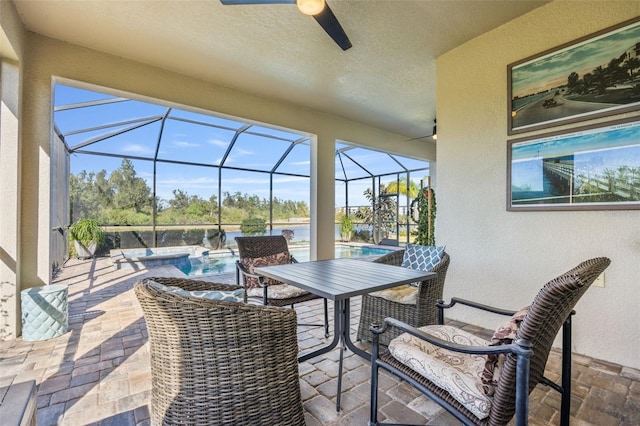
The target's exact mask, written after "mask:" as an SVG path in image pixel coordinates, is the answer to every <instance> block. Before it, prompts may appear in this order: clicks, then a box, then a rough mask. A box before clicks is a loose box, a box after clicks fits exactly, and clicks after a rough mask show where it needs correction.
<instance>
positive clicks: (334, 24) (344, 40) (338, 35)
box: [313, 2, 351, 50]
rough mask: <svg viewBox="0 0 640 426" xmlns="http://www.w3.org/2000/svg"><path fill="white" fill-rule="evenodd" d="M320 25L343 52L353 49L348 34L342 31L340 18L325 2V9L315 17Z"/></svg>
mask: <svg viewBox="0 0 640 426" xmlns="http://www.w3.org/2000/svg"><path fill="white" fill-rule="evenodd" d="M313 17H314V18H315V20H316V21H318V24H320V26H321V27H322V28H324V30H325V31H326V32H327V34H329V36H330V37H331V38H332V39H333V41H335V42H336V43H337V44H338V46H340V48H342V50H347V49H348V48H350V47H351V41H350V40H349V37H347V34H346V33H345V32H344V30H343V29H342V25H340V22H338V18H336V15H334V14H333V12H332V11H331V9H330V8H329V5H328V4H327V3H326V2H325V4H324V9H322V12H320V13H318V14H317V15H313Z"/></svg>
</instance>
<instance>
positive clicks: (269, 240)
mask: <svg viewBox="0 0 640 426" xmlns="http://www.w3.org/2000/svg"><path fill="white" fill-rule="evenodd" d="M235 240H236V243H237V244H238V257H239V258H240V259H239V260H237V261H236V285H241V284H244V285H245V286H246V285H247V281H248V280H250V279H254V280H260V278H261V277H260V276H259V275H257V274H254V273H252V271H250V270H249V269H248V268H247V267H246V265H245V264H243V263H245V262H249V263H251V262H253V261H254V260H255V259H264V258H267V257H269V256H274V255H278V254H280V253H286V254H287V258H288V259H287V262H289V263H297V260H296V259H295V258H294V257H293V256H291V255H290V254H289V247H288V245H287V240H286V238H285V237H284V236H282V235H274V236H260V237H236V238H235ZM267 265H270V263H265V264H261V265H260V266H267ZM256 266H257V265H256ZM241 278H242V279H241ZM261 283H263V284H264V286H263V293H262V300H263V303H264V304H265V305H269V306H291V307H293V305H294V304H296V303H300V302H306V301H308V300H314V299H320V296H317V295H315V294H312V293H309V292H303V293H302V294H298V295H296V296H293V297H275V296H272V295H270V294H269V292H268V286H269V282H268V281H264V282H263V281H261ZM275 284H282V283H277V282H276V283H272V284H271V285H275ZM300 325H306V326H313V327H315V326H318V327H321V326H324V335H325V337H329V311H328V307H327V299H324V324H300Z"/></svg>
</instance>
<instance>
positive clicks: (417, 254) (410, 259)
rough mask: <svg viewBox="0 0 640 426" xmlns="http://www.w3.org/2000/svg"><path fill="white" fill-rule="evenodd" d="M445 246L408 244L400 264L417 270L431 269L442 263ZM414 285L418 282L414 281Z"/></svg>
mask: <svg viewBox="0 0 640 426" xmlns="http://www.w3.org/2000/svg"><path fill="white" fill-rule="evenodd" d="M444 248H445V247H444V246H420V245H417V244H407V246H406V248H405V250H404V255H403V256H402V264H401V265H400V266H402V267H404V268H409V269H415V270H417V271H431V270H432V269H433V268H435V266H436V265H437V264H438V263H440V260H441V259H442V254H443V253H444ZM412 285H414V286H417V285H418V283H412Z"/></svg>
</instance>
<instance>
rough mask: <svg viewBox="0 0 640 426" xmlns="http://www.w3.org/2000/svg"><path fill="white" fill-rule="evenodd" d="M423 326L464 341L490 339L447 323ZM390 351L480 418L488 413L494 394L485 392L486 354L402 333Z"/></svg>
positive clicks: (482, 342)
mask: <svg viewBox="0 0 640 426" xmlns="http://www.w3.org/2000/svg"><path fill="white" fill-rule="evenodd" d="M420 330H422V331H424V332H425V333H428V334H431V335H432V336H435V337H438V338H439V339H442V340H445V341H448V342H452V343H457V344H461V345H473V346H488V345H489V342H488V341H486V340H484V339H482V338H480V337H477V336H475V335H473V334H471V333H468V332H466V331H464V330H461V329H459V328H456V327H451V326H447V325H428V326H425V327H420ZM389 352H390V353H391V355H392V356H393V357H394V358H395V359H397V360H398V361H400V362H401V363H403V364H404V365H406V366H407V367H409V368H411V369H412V370H414V371H415V372H417V373H418V374H420V375H422V376H424V377H425V378H427V379H428V380H430V381H431V382H432V383H433V384H435V385H436V386H438V387H440V388H442V389H444V390H446V391H447V392H448V393H449V394H450V395H451V396H452V397H453V398H455V399H456V400H457V401H458V402H460V403H461V404H462V405H464V406H465V407H466V408H467V409H468V410H469V411H471V412H472V413H473V414H474V415H475V416H477V417H478V419H480V420H482V419H484V418H487V417H488V416H489V412H490V410H491V404H492V398H491V397H489V396H487V395H486V394H485V393H484V392H483V388H482V381H481V376H482V371H483V370H484V365H485V361H486V357H485V356H482V355H471V354H462V353H458V352H453V351H449V350H447V349H443V348H440V347H438V346H435V345H432V344H431V343H428V342H425V341H424V340H421V339H418V338H417V337H414V336H411V335H410V334H408V333H404V334H401V335H400V336H398V337H396V338H395V339H393V340H392V341H391V342H390V343H389Z"/></svg>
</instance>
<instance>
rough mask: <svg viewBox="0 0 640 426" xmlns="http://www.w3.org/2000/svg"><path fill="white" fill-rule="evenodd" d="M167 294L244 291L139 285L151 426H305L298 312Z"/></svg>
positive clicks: (168, 282)
mask: <svg viewBox="0 0 640 426" xmlns="http://www.w3.org/2000/svg"><path fill="white" fill-rule="evenodd" d="M158 284H160V286H158ZM162 286H172V287H179V288H181V289H184V290H187V291H189V292H194V293H202V292H211V291H226V292H229V291H232V290H237V289H240V290H242V287H238V286H234V285H228V284H219V283H209V282H204V281H197V280H189V279H180V278H146V279H143V280H141V281H138V282H137V283H136V284H135V286H134V291H135V294H136V296H137V298H138V300H139V301H140V305H141V306H142V310H143V312H144V319H145V321H146V323H147V330H148V333H149V342H150V354H151V375H152V390H151V422H152V424H153V425H178V424H191V425H258V424H263V425H275V424H277V425H290V426H302V425H304V424H305V421H304V413H303V409H302V399H301V393H300V381H299V377H298V340H297V332H296V322H297V321H296V312H295V311H294V310H293V309H288V308H276V307H268V306H262V305H249V304H245V303H242V302H240V303H238V302H230V301H222V300H209V299H206V298H202V297H195V296H192V295H182V294H179V293H176V292H174V291H170V290H169V289H163V288H161V287H162ZM159 287H160V288H159ZM173 290H175V289H173ZM194 293H191V294H194ZM242 293H243V294H244V292H242Z"/></svg>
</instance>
